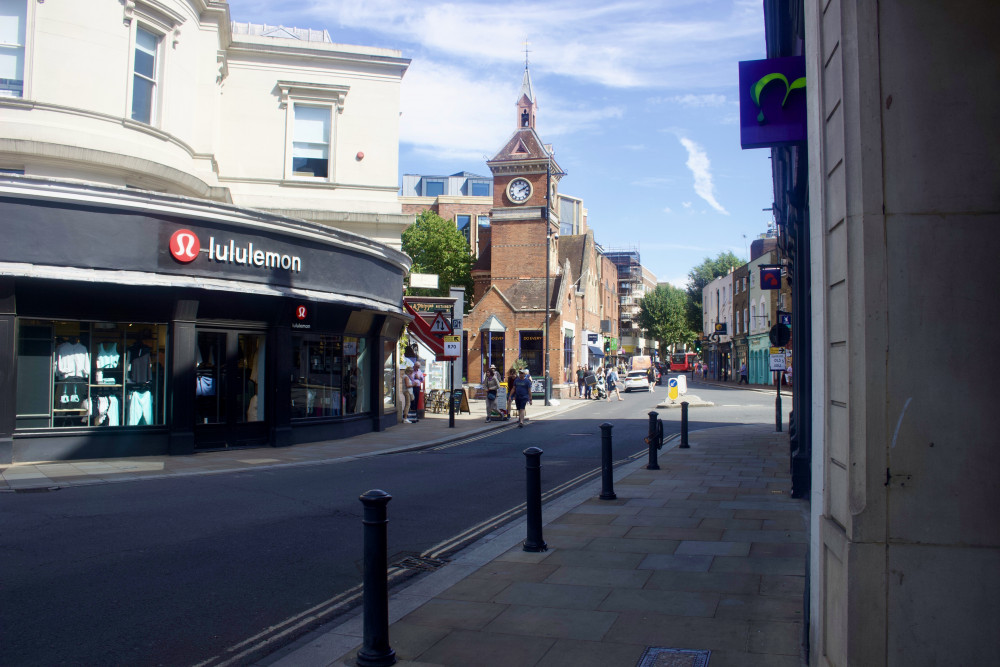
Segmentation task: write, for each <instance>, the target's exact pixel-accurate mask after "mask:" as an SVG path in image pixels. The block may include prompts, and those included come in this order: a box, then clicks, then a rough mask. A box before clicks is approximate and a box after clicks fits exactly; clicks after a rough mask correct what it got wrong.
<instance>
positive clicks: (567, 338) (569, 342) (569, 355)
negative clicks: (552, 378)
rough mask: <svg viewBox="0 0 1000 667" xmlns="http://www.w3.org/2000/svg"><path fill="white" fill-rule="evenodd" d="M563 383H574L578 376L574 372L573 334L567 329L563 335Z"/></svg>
mask: <svg viewBox="0 0 1000 667" xmlns="http://www.w3.org/2000/svg"><path fill="white" fill-rule="evenodd" d="M563 376H564V377H563V382H573V381H574V380H575V379H576V374H575V373H574V371H573V332H572V331H570V330H569V329H566V330H565V332H564V335H563Z"/></svg>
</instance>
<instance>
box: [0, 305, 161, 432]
mask: <svg viewBox="0 0 1000 667" xmlns="http://www.w3.org/2000/svg"><path fill="white" fill-rule="evenodd" d="M166 339H167V336H166V325H164V324H148V323H122V324H119V323H111V322H77V321H47V320H21V321H20V323H19V331H18V354H19V360H18V369H17V383H18V397H17V427H18V428H73V427H83V426H102V427H104V426H143V425H153V424H163V423H164V415H163V405H162V396H163V382H164V367H165V360H166V349H165V347H166Z"/></svg>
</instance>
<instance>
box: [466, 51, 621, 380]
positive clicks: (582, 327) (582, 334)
mask: <svg viewBox="0 0 1000 667" xmlns="http://www.w3.org/2000/svg"><path fill="white" fill-rule="evenodd" d="M535 111H536V101H535V97H534V93H533V91H532V88H531V77H530V75H529V73H528V69H527V67H525V71H524V78H523V81H522V85H521V92H520V95H519V97H518V100H517V124H516V127H517V129H516V130H515V131H514V133H513V134H512V135H511V137H510V138H509V139H508V140H507V142H506V144H505V145H504V146H503V148H501V149H500V151H499V152H497V154H496V155H495V156H494V157H493V159H491V160H490V161H489V162H487V166H489V168H490V171H491V172H492V173H493V208H492V209H491V211H490V218H491V223H492V224H491V232H490V242H489V245H488V246H486V247H481V249H480V253H479V259H478V260H477V262H476V264H475V265H474V266H473V272H472V273H473V281H474V301H475V306H474V307H473V309H472V311H471V312H470V313H469V315H468V317H467V318H466V329H467V331H468V332H469V337H468V351H467V354H468V359H469V378H468V379H469V381H470V382H471V383H477V382H479V381H480V380H481V378H482V372H483V370H484V369H485V368H488V367H489V365H490V364H493V365H495V366H496V367H497V368H498V369H504V370H507V369H509V368H510V367H511V366H512V365H513V364H514V362H515V361H516V360H518V359H522V360H523V361H524V362H526V363H527V365H528V369H529V371H530V372H531V375H532V377H533V378H535V379H537V380H539V381H541V380H542V379H543V378H544V375H545V371H546V367H547V369H548V371H549V376H550V377H551V378H552V382H553V396H556V397H560V396H562V397H567V396H570V395H574V394H575V391H576V383H575V376H574V372H575V369H576V368H577V367H578V366H579V365H582V364H588V365H591V366H593V365H595V362H596V361H597V360H599V359H600V356H599V354H600V353H601V347H600V345H595V346H594V350H596V352H597V353H598V354H593V355H591V352H592V350H591V349H590V348H589V346H588V337H589V336H590V335H592V334H594V333H597V334H598V335H599V336H601V333H602V332H601V331H600V330H601V328H602V326H601V323H602V321H610V322H606V324H605V328H607V329H611V328H612V325H611V322H617V319H618V313H617V310H618V309H617V302H616V301H615V300H614V299H613V292H612V293H610V294H609V293H607V290H606V289H605V288H604V285H617V274H615V273H613V271H614V268H613V265H611V264H610V263H606V262H604V261H602V260H601V258H600V255H599V253H598V247H597V245H596V244H595V243H594V239H593V235H592V234H586V233H585V234H578V235H570V236H562V237H561V236H560V233H559V232H560V224H559V215H558V208H557V207H556V202H558V183H559V180H560V178H561V177H562V176H563V173H562V170H561V169H560V168H559V165H558V164H557V163H556V161H555V159H554V157H553V153H552V149H551V147H550V146H547V145H545V144H544V143H542V140H541V138H540V137H539V136H538V134H537V133H536V131H535ZM581 211H582V205H581ZM546 297H548V301H546ZM546 314H548V321H547V322H546ZM546 324H547V329H548V336H546ZM614 328H615V329H616V328H617V327H614ZM605 333H608V335H611V333H612V332H611V331H607V332H605ZM614 334H615V335H616V334H617V331H614ZM546 338H547V339H548V344H547V345H546ZM598 343H600V340H598ZM585 352H586V354H584V353H585ZM546 357H547V359H546ZM541 386H542V385H541V384H539V390H540V389H541Z"/></svg>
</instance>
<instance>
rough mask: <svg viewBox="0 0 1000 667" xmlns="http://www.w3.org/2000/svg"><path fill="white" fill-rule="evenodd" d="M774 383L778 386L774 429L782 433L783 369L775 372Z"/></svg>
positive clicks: (775, 400) (775, 399)
mask: <svg viewBox="0 0 1000 667" xmlns="http://www.w3.org/2000/svg"><path fill="white" fill-rule="evenodd" d="M774 385H775V387H777V388H778V394H777V396H775V398H774V431H775V433H781V371H775V372H774Z"/></svg>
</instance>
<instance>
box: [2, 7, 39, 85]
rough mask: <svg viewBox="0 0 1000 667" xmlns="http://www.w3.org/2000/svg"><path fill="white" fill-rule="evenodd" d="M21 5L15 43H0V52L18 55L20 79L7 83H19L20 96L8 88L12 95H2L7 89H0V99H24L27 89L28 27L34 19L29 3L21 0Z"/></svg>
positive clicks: (28, 67) (28, 66)
mask: <svg viewBox="0 0 1000 667" xmlns="http://www.w3.org/2000/svg"><path fill="white" fill-rule="evenodd" d="M22 5H23V7H24V13H23V14H22V15H19V16H18V18H19V19H21V25H20V26H19V28H20V30H19V31H18V35H17V37H16V39H17V40H18V41H17V42H3V43H0V50H3V51H5V52H9V53H13V54H14V57H15V58H17V56H18V54H19V55H20V72H19V73H20V75H21V78H20V79H8V81H20V84H21V86H20V94H13V93H14V92H15V91H14V90H13V88H10V89H9V91H10V92H11V93H12V94H10V95H7V94H4V92H5V91H7V90H8V89H6V88H4V89H0V98H6V99H24V98H25V97H26V94H25V89H26V88H27V81H28V70H29V69H30V63H29V62H28V57H27V54H28V38H29V36H30V35H31V32H32V31H31V28H30V27H29V26H30V25H31V24H32V22H33V19H34V8H33V5H32V3H31V2H29V1H28V0H23V2H22ZM8 85H9V84H8Z"/></svg>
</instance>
